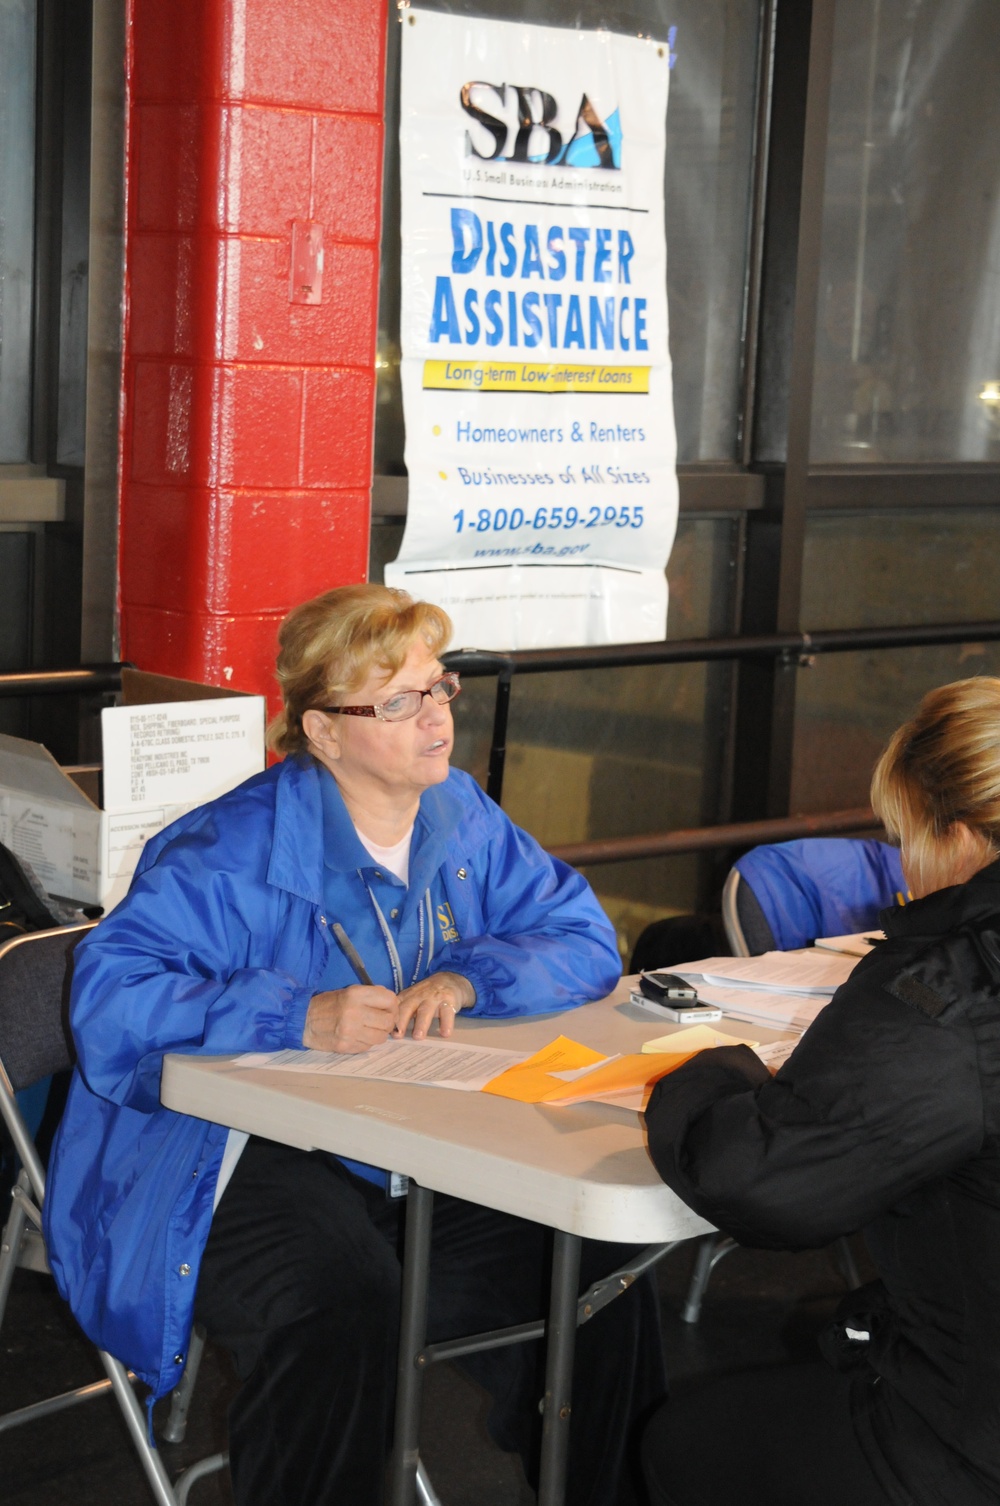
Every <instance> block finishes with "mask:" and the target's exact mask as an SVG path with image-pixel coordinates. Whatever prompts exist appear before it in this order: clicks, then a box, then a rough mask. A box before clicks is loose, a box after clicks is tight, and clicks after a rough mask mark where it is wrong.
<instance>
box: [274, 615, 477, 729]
mask: <svg viewBox="0 0 1000 1506" xmlns="http://www.w3.org/2000/svg"><path fill="white" fill-rule="evenodd" d="M450 637H451V619H450V617H449V616H448V614H447V612H445V611H443V610H442V609H441V607H435V606H432V605H431V603H430V602H427V601H414V600H413V598H412V597H411V596H408V595H407V593H406V592H405V591H398V590H396V589H395V588H393V587H390V586H373V585H360V586H338V587H337V588H336V589H335V590H333V591H325V592H324V593H323V595H322V596H315V597H313V599H312V601H304V602H303V603H302V605H301V606H298V607H295V608H294V609H293V610H292V611H291V612H289V614H288V616H287V617H286V618H285V620H284V622H283V623H282V624H281V627H280V628H279V629H278V645H279V651H278V662H277V670H276V673H277V679H278V684H279V686H280V687H281V698H282V701H283V703H284V704H283V708H282V710H281V711H280V712H279V713H278V715H277V716H276V717H275V718H274V721H273V722H272V723H271V725H270V727H269V728H268V731H267V741H268V745H269V747H271V748H272V749H273V750H274V752H275V753H283V754H289V753H300V752H302V751H303V750H304V749H305V748H306V747H307V745H308V741H309V739H308V738H307V737H306V735H305V732H304V731H303V728H302V716H303V713H304V712H306V711H308V710H309V709H310V708H311V707H314V706H325V705H328V704H332V703H336V702H337V701H338V699H339V698H340V697H341V696H344V695H350V694H352V693H353V692H355V691H357V690H360V688H361V686H362V685H364V683H365V681H366V680H367V679H368V678H369V677H370V675H371V674H372V673H373V672H374V671H376V670H380V671H383V672H384V674H385V678H386V680H387V681H388V680H390V679H391V678H392V676H393V675H394V674H396V673H397V672H398V671H399V670H400V669H401V668H402V666H403V663H404V662H405V660H406V656H407V654H408V653H409V651H410V649H411V647H412V645H413V642H414V640H415V639H417V638H421V639H422V640H423V642H424V643H425V644H426V645H427V648H428V649H429V651H430V652H431V653H432V654H440V653H441V652H442V650H443V649H444V648H445V646H446V644H447V643H448V640H449V638H450Z"/></svg>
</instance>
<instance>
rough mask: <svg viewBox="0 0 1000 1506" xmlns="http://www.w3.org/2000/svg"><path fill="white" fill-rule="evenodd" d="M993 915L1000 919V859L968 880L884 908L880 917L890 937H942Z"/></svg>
mask: <svg viewBox="0 0 1000 1506" xmlns="http://www.w3.org/2000/svg"><path fill="white" fill-rule="evenodd" d="M993 915H995V916H997V917H998V918H1000V860H998V861H997V862H995V863H990V864H989V866H988V867H986V868H981V869H980V870H979V872H978V873H974V874H973V875H972V877H971V878H970V879H969V881H968V883H965V884H952V885H950V886H949V887H948V888H947V889H937V890H935V892H934V893H933V894H928V895H926V896H925V898H924V899H915V900H912V901H911V902H910V904H908V905H903V906H901V907H899V906H894V907H893V908H892V909H889V910H883V911H882V913H881V915H880V916H879V919H880V921H881V923H882V928H883V930H884V931H885V934H886V936H941V935H943V934H944V933H945V932H946V931H954V930H957V929H958V927H959V926H963V925H968V924H969V923H970V922H976V921H982V920H987V919H988V918H989V917H990V916H993Z"/></svg>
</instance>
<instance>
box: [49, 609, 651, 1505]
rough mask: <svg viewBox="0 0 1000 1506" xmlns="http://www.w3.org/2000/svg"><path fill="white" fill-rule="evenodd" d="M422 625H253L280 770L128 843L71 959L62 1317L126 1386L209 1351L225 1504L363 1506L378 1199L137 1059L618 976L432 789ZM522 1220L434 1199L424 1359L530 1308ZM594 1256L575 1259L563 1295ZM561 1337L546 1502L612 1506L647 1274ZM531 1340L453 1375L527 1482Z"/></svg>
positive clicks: (557, 883)
mask: <svg viewBox="0 0 1000 1506" xmlns="http://www.w3.org/2000/svg"><path fill="white" fill-rule="evenodd" d="M450 631H451V625H450V622H449V620H448V618H447V616H446V615H445V613H444V612H442V611H441V610H440V608H438V607H435V606H431V605H429V604H428V603H425V602H414V601H412V600H411V599H410V598H409V597H408V596H407V595H406V594H405V593H404V592H401V591H395V590H389V589H386V588H385V587H381V586H348V587H343V588H340V589H338V590H334V591H329V592H327V593H326V594H325V595H323V596H320V597H317V598H316V599H315V600H313V601H309V602H306V603H304V605H302V606H300V607H298V608H297V609H296V610H295V611H293V612H292V613H291V614H290V616H289V617H288V618H287V619H286V621H285V622H284V624H283V625H282V628H281V631H280V634H279V643H280V653H279V656H278V666H277V673H278V680H279V683H280V685H281V691H282V697H283V702H284V706H283V710H282V712H281V714H280V715H279V716H278V718H277V720H276V721H275V722H274V724H273V725H272V728H271V731H270V741H271V745H272V747H273V748H274V750H275V751H276V752H277V753H280V754H282V755H284V757H283V761H282V762H281V763H279V764H276V765H275V766H274V767H272V768H270V769H268V770H267V772H266V773H264V774H260V775H257V776H255V777H254V778H253V779H250V780H248V781H247V783H246V784H244V785H242V786H240V787H239V788H238V789H236V790H234V791H232V792H231V793H230V794H228V795H225V796H223V797H222V798H221V799H219V800H215V801H213V802H212V803H211V804H209V805H207V806H204V807H202V808H201V809H199V810H196V811H193V812H192V813H190V814H189V815H187V816H185V817H183V818H182V819H181V820H180V821H178V822H176V823H175V824H174V825H173V826H171V827H170V828H168V830H166V831H165V832H163V833H160V834H159V835H158V836H156V837H155V838H153V839H152V841H150V843H149V844H148V845H147V847H146V848H145V850H144V852H143V856H142V860H141V862H140V865H139V868H138V870H137V873H136V877H135V879H134V881H133V884H132V887H131V889H130V891H129V894H128V896H127V897H126V899H125V900H124V901H123V902H122V903H121V904H120V905H119V906H118V907H117V908H116V909H115V910H114V911H113V912H112V913H111V914H110V915H109V916H107V917H106V918H105V919H104V920H103V921H102V922H101V924H100V925H99V926H98V927H97V928H96V930H95V931H94V932H93V933H92V934H91V935H90V936H89V937H88V938H87V939H86V941H85V942H84V943H82V944H81V946H80V947H79V948H78V951H77V954H76V955H77V961H76V976H75V981H74V990H73V1000H72V1006H71V1018H72V1026H73V1032H74V1036H75V1039H76V1044H77V1050H78V1054H79V1066H78V1068H77V1071H76V1073H75V1075H74V1079H73V1083H72V1086H71V1089H70V1096H69V1101H68V1105H67V1109H66V1114H65V1117H64V1120H63V1123H62V1126H61V1129H60V1132H59V1136H58V1139H57V1143H56V1146H55V1148H54V1152H53V1158H52V1166H51V1173H50V1180H49V1191H48V1196H47V1198H46V1205H45V1206H46V1215H47V1222H48V1230H49V1251H50V1254H51V1257H52V1265H53V1268H54V1270H55V1273H56V1276H57V1280H58V1281H59V1284H60V1288H61V1290H62V1291H63V1293H64V1295H65V1296H66V1297H67V1298H68V1300H69V1301H70V1303H71V1305H72V1306H73V1308H74V1311H75V1312H76V1314H77V1316H78V1318H79V1319H80V1321H81V1323H82V1325H83V1327H84V1328H85V1329H86V1330H87V1332H88V1333H89V1334H90V1336H91V1337H92V1338H93V1339H94V1340H95V1341H96V1342H98V1343H99V1344H101V1345H102V1346H103V1347H105V1348H107V1349H110V1350H111V1351H112V1353H114V1354H116V1355H118V1356H119V1357H120V1358H121V1359H123V1360H124V1361H126V1362H127V1363H128V1364H129V1365H130V1366H131V1367H132V1368H133V1369H134V1370H135V1371H136V1372H137V1373H138V1374H139V1375H140V1376H141V1377H142V1379H143V1380H144V1381H146V1382H147V1383H148V1384H149V1385H150V1387H151V1388H152V1392H153V1395H154V1396H159V1395H162V1394H163V1393H165V1392H166V1391H168V1390H170V1389H171V1387H172V1386H174V1385H175V1384H176V1383H177V1381H178V1380H179V1379H180V1375H181V1373H182V1370H183V1364H184V1359H185V1356H186V1352H187V1346H188V1340H189V1334H190V1328H191V1322H192V1318H195V1319H197V1320H199V1321H201V1322H202V1323H204V1325H205V1326H206V1328H207V1329H208V1332H209V1335H210V1336H212V1337H214V1338H216V1339H217V1340H219V1341H220V1342H222V1343H223V1344H224V1345H225V1346H226V1347H227V1348H228V1349H229V1350H230V1351H231V1353H232V1355H233V1357H234V1359H235V1363H236V1368H237V1371H238V1373H239V1375H240V1378H241V1380H242V1386H241V1389H240V1391H239V1392H238V1394H237V1396H236V1398H235V1400H234V1402H233V1405H232V1408H231V1412H230V1454H231V1468H232V1474H233V1481H234V1490H235V1496H236V1500H237V1502H238V1503H239V1506H269V1503H272V1502H273V1503H281V1506H346V1503H350V1506H376V1503H378V1502H380V1501H381V1499H382V1485H383V1475H384V1468H385V1460H386V1454H387V1448H388V1444H389V1441H390V1424H391V1404H392V1393H393V1384H394V1381H393V1378H394V1373H395V1350H396V1341H397V1333H398V1322H399V1315H398V1306H399V1281H400V1271H399V1264H398V1259H397V1245H398V1241H399V1236H400V1224H401V1210H402V1204H403V1200H402V1199H401V1198H400V1197H399V1196H396V1195H394V1194H396V1193H398V1191H399V1189H398V1187H396V1186H394V1179H393V1177H392V1175H391V1172H392V1168H391V1167H384V1168H383V1167H380V1168H375V1167H371V1166H364V1165H361V1164H359V1163H357V1162H353V1161H349V1160H346V1159H344V1158H340V1157H336V1156H333V1155H328V1154H326V1153H323V1152H304V1151H299V1150H296V1149H294V1148H291V1147H287V1146H282V1145H278V1144H276V1143H273V1142H269V1141H266V1140H262V1139H257V1138H250V1139H249V1140H248V1137H247V1136H246V1135H244V1134H241V1133H237V1132H236V1131H227V1130H226V1129H225V1128H223V1127H222V1126H218V1125H209V1124H206V1123H204V1122H203V1121H200V1120H195V1119H191V1118H188V1117H186V1116H183V1115H179V1114H175V1113H173V1112H171V1111H169V1110H167V1109H164V1108H161V1107H160V1104H159V1079H160V1066H161V1061H162V1057H163V1054H164V1052H167V1051H177V1050H181V1051H185V1050H187V1051H209V1052H239V1051H247V1050H261V1051H269V1050H275V1049H279V1048H283V1047H298V1046H308V1047H314V1048H317V1049H320V1050H323V1051H338V1052H363V1051H366V1050H368V1049H370V1048H371V1047H373V1046H377V1045H379V1044H381V1043H382V1042H384V1041H386V1040H388V1039H389V1038H390V1037H392V1036H400V1035H402V1034H404V1033H405V1032H406V1031H407V1030H412V1033H413V1034H414V1036H416V1037H423V1036H426V1034H427V1032H428V1031H429V1030H430V1029H431V1027H432V1026H433V1025H434V1024H435V1022H436V1025H437V1028H438V1030H439V1031H440V1033H441V1034H442V1035H445V1036H447V1035H450V1034H451V1032H452V1028H453V1025H454V1020H455V1016H456V1014H457V1013H458V1012H459V1011H467V1012H469V1013H470V1014H475V1015H479V1016H489V1017H500V1016H507V1015H517V1014H528V1013H532V1012H538V1011H547V1010H551V1009H553V1008H570V1007H572V1006H574V1005H578V1004H581V1003H584V1002H585V1001H587V1000H591V999H596V998H600V997H601V996H603V995H604V994H606V993H607V992H608V991H609V990H610V989H611V988H612V987H613V986H614V984H615V982H616V981H617V978H618V974H619V970H620V968H619V960H618V952H617V948H616V944H615V936H614V932H613V930H612V928H611V926H610V924H609V922H608V921H607V918H606V917H605V915H604V914H603V912H602V910H601V909H600V906H599V905H598V903H597V901H596V899H595V898H594V896H593V894H592V893H591V891H590V889H589V887H588V885H587V883H586V881H585V880H584V879H583V878H582V877H581V876H580V875H579V874H577V873H575V872H574V871H573V870H571V869H569V868H567V867H566V866H565V865H564V864H562V863H559V862H557V861H556V860H554V859H552V858H550V857H549V856H548V855H547V854H546V853H544V852H543V851H542V849H541V848H540V847H539V846H538V844H537V843H536V842H534V841H533V839H532V838H531V837H529V836H528V835H527V834H526V833H525V832H523V831H520V830H519V829H518V828H517V827H516V826H514V825H513V824H512V823H511V822H510V821H509V820H508V819H507V817H506V816H505V815H504V814H503V812H502V811H501V810H499V809H498V807H497V806H496V805H494V803H493V802H492V801H491V800H489V799H488V798H487V797H486V796H485V795H484V794H483V793H482V792H481V790H480V789H479V787H478V786H477V785H476V783H475V781H474V780H473V779H471V778H470V777H469V776H468V775H467V774H463V773H460V772H458V771H456V770H450V769H449V758H450V755H451V751H452V742H453V728H452V715H451V705H450V703H451V701H452V700H453V699H454V698H455V696H457V695H458V692H459V683H458V676H457V675H455V674H450V673H447V672H446V671H445V669H444V667H443V665H442V664H441V662H440V654H441V652H442V651H443V649H444V647H445V645H446V643H447V640H448V637H449V634H450ZM545 1246H546V1234H545V1231H544V1230H543V1229H542V1228H541V1227H540V1226H538V1225H533V1224H528V1223H525V1222H523V1221H521V1220H517V1219H513V1218H510V1217H507V1216H505V1215H501V1214H497V1213H493V1212H491V1211H489V1210H487V1209H483V1208H480V1207H477V1206H475V1205H472V1204H469V1203H464V1202H461V1201H459V1200H457V1199H454V1198H449V1197H445V1196H441V1195H439V1196H438V1198H437V1199H436V1203H435V1219H434V1236H433V1247H432V1256H431V1290H430V1314H429V1324H430V1333H431V1338H432V1339H443V1338H445V1337H453V1336H457V1335H459V1334H462V1333H470V1332H476V1331H481V1330H484V1329H490V1328H494V1327H503V1326H506V1325H508V1324H510V1323H514V1322H519V1321H523V1320H527V1319H532V1318H536V1317H538V1316H540V1315H541V1313H542V1311H543V1292H544V1289H545V1283H546V1281H547V1275H546V1270H547V1266H546V1262H545V1259H544V1255H545ZM623 1258H624V1255H623V1251H622V1247H620V1246H599V1245H590V1246H587V1247H585V1253H584V1262H583V1264H584V1271H583V1282H584V1285H589V1284H590V1283H591V1282H592V1281H593V1280H595V1279H597V1277H598V1276H601V1275H605V1274H607V1273H608V1272H609V1271H610V1270H612V1269H614V1268H615V1266H616V1265H618V1264H620V1262H621V1260H622V1259H623ZM637 1287H638V1290H636V1291H633V1292H630V1293H629V1294H628V1295H627V1296H625V1297H624V1298H621V1299H619V1300H618V1301H617V1302H614V1303H612V1304H611V1305H610V1307H608V1308H607V1309H606V1310H605V1312H603V1313H602V1314H600V1315H599V1317H598V1318H596V1319H595V1320H594V1321H593V1322H592V1323H589V1324H587V1325H586V1326H585V1327H584V1328H583V1329H581V1331H580V1336H579V1339H578V1344H577V1367H576V1384H575V1387H574V1408H573V1422H572V1429H573V1431H572V1438H571V1450H570V1479H569V1482H568V1489H567V1499H568V1500H570V1501H572V1502H573V1503H574V1506H587V1503H589V1506H618V1503H621V1506H625V1503H631V1502H632V1501H633V1500H635V1499H636V1498H635V1497H634V1495H633V1486H632V1482H631V1477H630V1474H629V1471H628V1470H627V1469H626V1468H625V1450H626V1447H627V1440H628V1438H629V1433H630V1429H631V1424H632V1423H633V1421H634V1420H635V1419H636V1418H637V1417H638V1416H639V1415H640V1413H641V1412H642V1411H643V1410H644V1409H645V1408H647V1407H648V1406H649V1404H650V1403H651V1402H653V1401H654V1400H655V1399H656V1398H657V1397H658V1395H660V1394H662V1391H663V1389H664V1380H663V1367H662V1357H661V1352H660V1340H659V1327H658V1322H657V1316H656V1303H655V1295H654V1292H653V1288H652V1286H651V1284H650V1283H649V1282H648V1281H643V1282H641V1283H637ZM536 1351H537V1346H535V1345H527V1346H525V1345H518V1346H513V1347H509V1348H504V1349H498V1350H495V1351H492V1352H491V1353H488V1354H480V1355H476V1356H472V1357H470V1359H469V1360H467V1361H466V1362H465V1363H466V1366H467V1368H468V1370H469V1371H470V1373H471V1374H472V1375H473V1376H474V1377H476V1378H477V1379H478V1380H479V1381H480V1382H481V1383H482V1384H483V1385H485V1386H486V1387H487V1388H488V1390H489V1391H490V1392H491V1393H492V1396H493V1398H494V1409H493V1413H492V1414H491V1429H492V1431H493V1434H494V1437H495V1438H496V1440H497V1442H498V1443H500V1444H501V1446H503V1447H505V1448H508V1449H515V1448H516V1449H519V1450H520V1451H521V1453H522V1456H523V1457H524V1459H525V1463H526V1467H527V1469H528V1472H529V1476H530V1474H531V1472H532V1469H533V1462H532V1461H533V1453H534V1448H535V1442H536V1435H537V1434H538V1431H539V1413H538V1399H539V1394H540V1391H539V1389H538V1387H537V1385H536V1376H535V1370H536V1364H537V1352H536Z"/></svg>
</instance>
